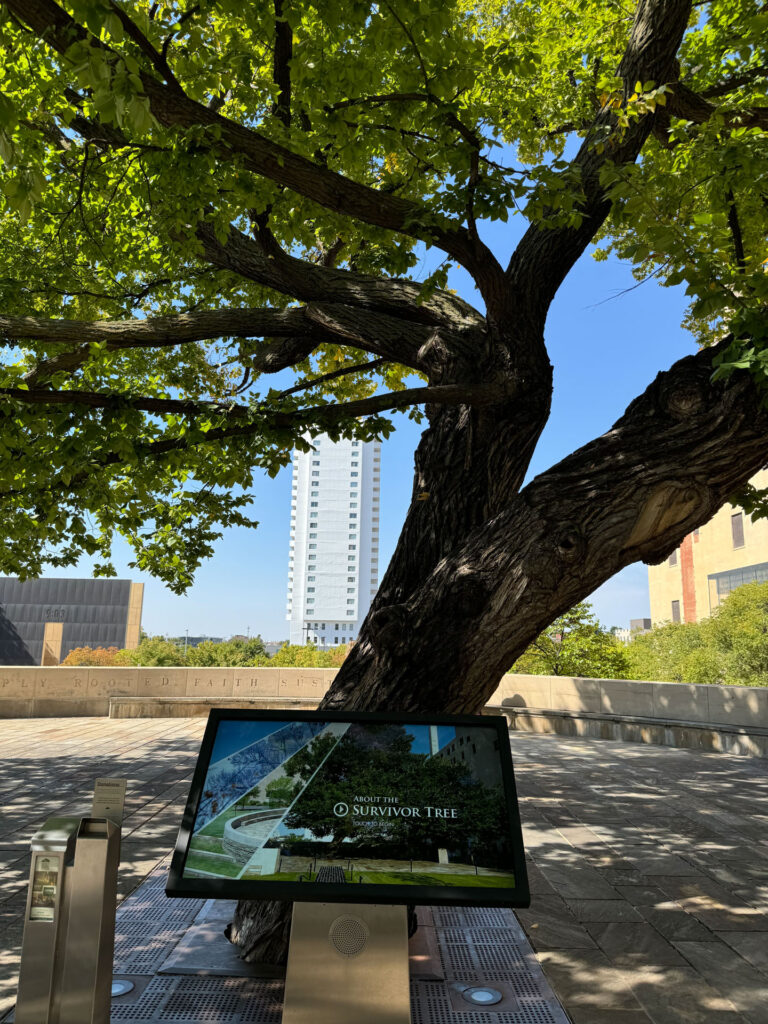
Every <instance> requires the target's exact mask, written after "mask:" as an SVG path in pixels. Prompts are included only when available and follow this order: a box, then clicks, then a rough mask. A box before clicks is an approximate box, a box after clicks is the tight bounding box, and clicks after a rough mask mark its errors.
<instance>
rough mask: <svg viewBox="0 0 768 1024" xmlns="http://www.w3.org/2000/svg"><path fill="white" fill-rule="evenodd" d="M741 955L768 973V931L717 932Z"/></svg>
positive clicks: (718, 935) (719, 936)
mask: <svg viewBox="0 0 768 1024" xmlns="http://www.w3.org/2000/svg"><path fill="white" fill-rule="evenodd" d="M717 937H718V939H721V940H722V941H723V942H727V943H728V945H729V946H730V947H731V948H732V949H735V950H736V952H737V953H738V954H739V956H741V957H743V958H744V959H745V960H746V961H748V962H749V963H750V964H752V966H753V967H757V968H758V969H759V970H761V971H763V972H764V973H765V974H768V932H717Z"/></svg>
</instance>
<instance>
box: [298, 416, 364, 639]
mask: <svg viewBox="0 0 768 1024" xmlns="http://www.w3.org/2000/svg"><path fill="white" fill-rule="evenodd" d="M312 445H313V448H314V450H313V451H309V452H299V451H294V453H293V485H292V492H291V542H290V556H289V566H288V610H287V615H286V618H287V619H288V620H289V622H290V642H291V643H292V644H306V643H313V644H317V646H318V647H321V648H328V647H335V646H336V645H337V644H344V643H349V641H350V640H354V639H355V638H356V637H357V634H358V630H359V628H360V625H361V624H362V621H363V619H364V618H365V616H366V615H367V613H368V608H369V606H370V603H371V599H372V598H373V596H374V595H375V593H376V589H377V587H378V581H379V497H380V469H381V444H380V443H379V442H378V441H370V442H365V443H364V442H362V441H338V442H333V441H331V440H330V438H328V437H327V436H325V435H321V436H320V437H316V438H314V440H313V441H312Z"/></svg>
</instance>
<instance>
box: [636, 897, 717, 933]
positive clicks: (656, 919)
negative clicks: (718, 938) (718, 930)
mask: <svg viewBox="0 0 768 1024" xmlns="http://www.w3.org/2000/svg"><path fill="white" fill-rule="evenodd" d="M639 910H640V913H641V914H642V915H643V917H644V918H645V920H646V921H647V922H648V924H650V925H652V926H653V927H654V928H655V929H656V931H657V932H659V933H660V934H661V935H663V936H664V938H665V939H691V940H694V941H701V942H708V941H710V940H711V939H712V933H711V932H710V931H709V929H708V928H705V927H704V925H703V924H701V923H700V922H699V921H697V920H696V918H695V917H692V916H691V915H690V914H686V912H685V911H684V910H683V908H682V907H681V906H680V904H679V903H675V902H674V901H670V902H668V903H657V904H655V905H654V906H652V907H648V906H645V907H640V908H639Z"/></svg>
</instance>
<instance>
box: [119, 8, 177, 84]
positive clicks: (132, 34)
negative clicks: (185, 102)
mask: <svg viewBox="0 0 768 1024" xmlns="http://www.w3.org/2000/svg"><path fill="white" fill-rule="evenodd" d="M109 6H110V9H111V10H112V12H113V13H114V14H116V15H117V17H118V18H119V20H120V24H121V25H122V26H123V28H124V29H125V32H126V35H127V36H128V37H129V38H130V39H132V40H133V41H134V43H136V45H137V46H138V48H139V49H140V50H141V52H142V53H143V54H144V56H145V57H147V58H148V60H149V62H150V64H151V65H152V67H153V68H154V69H155V71H157V72H158V73H159V74H160V76H161V77H162V78H163V79H165V81H166V83H167V84H168V86H169V87H170V88H171V89H174V90H177V91H179V92H180V91H181V86H180V85H179V83H178V82H177V81H176V78H175V76H174V74H173V72H172V71H171V68H170V66H169V64H168V61H167V60H166V57H165V54H163V53H158V51H157V50H156V49H155V48H154V46H153V45H152V43H151V42H150V41H149V39H147V37H146V36H145V35H144V33H143V32H142V31H141V29H140V28H139V26H138V25H137V24H136V22H135V21H133V20H132V19H131V18H129V17H128V15H127V14H126V12H125V11H124V10H123V8H122V7H120V6H119V4H117V3H115V0H109Z"/></svg>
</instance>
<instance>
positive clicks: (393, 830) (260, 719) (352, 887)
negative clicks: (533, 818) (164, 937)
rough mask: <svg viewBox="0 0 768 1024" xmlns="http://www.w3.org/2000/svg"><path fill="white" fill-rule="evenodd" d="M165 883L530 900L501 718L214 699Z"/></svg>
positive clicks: (243, 891)
mask: <svg viewBox="0 0 768 1024" xmlns="http://www.w3.org/2000/svg"><path fill="white" fill-rule="evenodd" d="M167 892H168V894H169V895H172V896H201V895H202V896H209V897H211V896H214V897H215V896H220V897H224V898H244V899H297V900H302V901H304V900H322V901H334V902H339V901H341V902H351V903H406V902H409V903H436V904H471V903H476V904H480V905H483V906H496V905H500V906H517V907H520V906H527V905H528V902H529V896H528V882H527V877H526V873H525V858H524V854H523V844H522V836H521V830H520V818H519V814H518V809H517V798H516V794H515V783H514V776H513V772H512V759H511V756H510V750H509V737H508V733H507V723H506V720H505V719H504V718H503V717H492V716H486V715H483V716H473V717H467V716H462V717H454V716H451V717H448V716H434V717H432V718H429V719H427V718H422V717H415V716H406V715H402V716H394V715H383V714H363V713H354V712H336V713H333V712H325V711H322V712H280V711H274V712H269V711H224V710H214V711H212V712H211V715H210V718H209V720H208V726H207V729H206V732H205V736H204V738H203V744H202V748H201V751H200V757H199V759H198V762H197V767H196V769H195V774H194V779H193V783H192V790H191V793H190V796H189V801H188V803H187V808H186V811H185V814H184V819H183V823H182V827H181V830H180V832H179V838H178V842H177V845H176V851H175V853H174V857H173V862H172V865H171V872H170V878H169V882H168V887H167Z"/></svg>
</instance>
